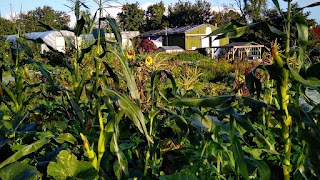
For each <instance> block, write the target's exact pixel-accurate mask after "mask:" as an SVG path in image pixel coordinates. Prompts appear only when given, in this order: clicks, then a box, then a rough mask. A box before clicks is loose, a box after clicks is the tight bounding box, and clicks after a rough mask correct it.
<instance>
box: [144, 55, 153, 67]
mask: <svg viewBox="0 0 320 180" xmlns="http://www.w3.org/2000/svg"><path fill="white" fill-rule="evenodd" d="M145 63H146V65H147V66H151V65H152V57H151V56H147V58H146V62H145Z"/></svg>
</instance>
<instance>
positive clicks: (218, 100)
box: [171, 95, 235, 108]
mask: <svg viewBox="0 0 320 180" xmlns="http://www.w3.org/2000/svg"><path fill="white" fill-rule="evenodd" d="M234 97H235V96H230V95H225V96H214V97H203V98H183V99H178V100H176V101H174V102H172V103H171V105H175V106H190V107H211V108H219V107H220V108H223V107H228V106H230V104H231V103H232V102H233V100H234Z"/></svg>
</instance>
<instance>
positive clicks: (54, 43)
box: [6, 30, 75, 53]
mask: <svg viewBox="0 0 320 180" xmlns="http://www.w3.org/2000/svg"><path fill="white" fill-rule="evenodd" d="M21 36H22V37H25V38H26V39H29V40H37V39H39V38H40V39H42V41H43V42H44V44H41V53H44V52H45V51H50V49H49V47H48V46H50V47H52V48H53V49H55V50H57V51H60V52H62V53H65V52H66V39H70V40H72V41H71V42H74V40H75V35H74V33H73V32H71V31H67V30H61V31H45V32H31V33H26V34H24V35H21ZM17 37H18V35H9V36H7V39H6V41H7V42H11V43H12V47H13V48H15V49H17V48H18V47H19V46H18V43H17Z"/></svg>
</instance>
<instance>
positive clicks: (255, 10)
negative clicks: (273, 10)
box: [234, 0, 267, 21]
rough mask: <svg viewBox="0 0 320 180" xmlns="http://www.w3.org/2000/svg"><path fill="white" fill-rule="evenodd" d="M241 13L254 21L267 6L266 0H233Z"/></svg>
mask: <svg viewBox="0 0 320 180" xmlns="http://www.w3.org/2000/svg"><path fill="white" fill-rule="evenodd" d="M234 1H235V2H236V3H237V5H238V7H239V9H240V10H241V14H242V15H243V16H244V17H245V18H246V19H247V20H250V21H256V20H257V19H258V18H259V17H260V15H261V11H262V10H263V9H266V7H267V0H234Z"/></svg>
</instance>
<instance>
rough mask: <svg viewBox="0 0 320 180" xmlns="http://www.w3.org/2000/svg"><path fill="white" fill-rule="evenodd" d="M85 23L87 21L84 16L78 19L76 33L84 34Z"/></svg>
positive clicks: (78, 34)
mask: <svg viewBox="0 0 320 180" xmlns="http://www.w3.org/2000/svg"><path fill="white" fill-rule="evenodd" d="M85 23H86V21H85V20H84V19H83V17H81V18H80V19H78V20H77V24H76V27H74V35H76V36H77V37H78V36H80V35H81V34H82V30H83V28H84V25H85Z"/></svg>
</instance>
